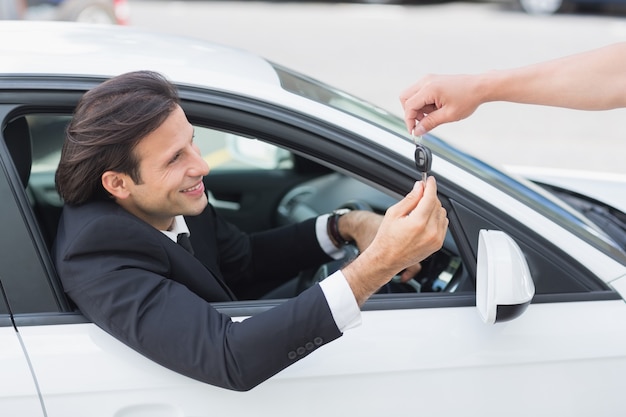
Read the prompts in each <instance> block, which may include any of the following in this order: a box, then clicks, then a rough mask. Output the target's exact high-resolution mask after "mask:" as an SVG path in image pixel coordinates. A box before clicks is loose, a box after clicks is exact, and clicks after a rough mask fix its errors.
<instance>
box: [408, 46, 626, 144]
mask: <svg viewBox="0 0 626 417" xmlns="http://www.w3.org/2000/svg"><path fill="white" fill-rule="evenodd" d="M624 68H626V42H621V43H616V44H613V45H609V46H605V47H602V48H598V49H594V50H590V51H587V52H583V53H579V54H575V55H570V56H566V57H563V58H558V59H554V60H550V61H545V62H541V63H537V64H534V65H528V66H524V67H519V68H513V69H508V70H498V71H490V72H486V73H483V74H475V75H428V76H425V77H423V78H422V79H420V80H419V81H418V82H417V83H415V84H414V85H412V86H411V87H409V88H407V89H406V90H405V91H403V92H402V93H401V95H400V102H401V103H402V107H403V108H404V119H405V123H406V126H407V129H409V131H411V130H412V129H413V128H415V126H416V121H418V122H419V125H418V126H417V128H416V129H415V133H416V134H418V135H419V134H423V133H425V132H427V131H429V130H432V129H434V128H435V127H437V126H439V125H440V124H443V123H448V122H453V121H458V120H461V119H464V118H466V117H468V116H470V115H471V114H472V113H473V112H474V111H475V110H476V109H477V108H478V106H480V105H481V104H483V103H487V102H491V101H508V102H515V103H524V104H539V105H546V106H556V107H565V108H572V109H580V110H607V109H614V108H618V107H625V106H626V94H625V92H626V72H625V71H624Z"/></svg>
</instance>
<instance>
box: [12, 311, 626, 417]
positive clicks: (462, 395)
mask: <svg viewBox="0 0 626 417" xmlns="http://www.w3.org/2000/svg"><path fill="white" fill-rule="evenodd" d="M21 333H22V335H23V338H24V341H25V344H26V346H27V347H28V350H29V353H30V357H31V360H32V363H33V366H34V369H35V370H36V372H37V375H38V380H39V383H40V387H41V391H42V394H43V396H44V400H45V402H46V405H47V411H48V416H49V417H57V416H58V417H73V416H84V412H85V409H89V410H90V416H93V417H98V416H112V415H114V414H115V413H120V414H119V415H123V416H133V415H145V412H147V411H151V412H152V415H164V416H166V415H172V416H174V415H176V416H192V415H193V416H211V415H217V414H227V415H229V416H246V417H248V416H250V415H258V414H259V413H260V412H261V413H263V414H265V413H267V414H269V413H271V414H272V415H277V416H293V415H294V414H298V415H303V416H308V415H310V416H314V415H315V416H317V415H320V414H322V415H341V414H346V415H362V416H376V417H378V416H381V415H409V414H413V413H419V414H424V415H438V416H451V415H455V416H456V415H503V414H506V415H520V416H521V415H611V411H614V410H618V409H621V408H622V407H621V405H622V404H621V395H620V394H621V391H622V386H623V385H622V384H621V378H622V375H624V373H626V306H624V303H623V302H622V301H593V302H572V303H546V304H533V305H531V306H530V307H529V309H528V310H527V311H526V313H525V314H524V315H523V316H522V317H520V318H519V319H517V320H515V321H512V322H508V323H503V324H498V325H494V326H487V325H485V324H483V323H482V322H481V321H480V318H479V315H478V313H477V311H476V310H475V308H474V307H457V308H427V309H413V310H402V309H400V310H387V311H366V312H364V314H363V324H362V326H360V327H358V328H356V329H353V330H350V331H348V332H346V334H345V335H344V336H343V337H342V338H340V339H339V340H337V341H335V342H333V343H331V344H329V345H328V346H325V347H323V348H322V349H319V350H318V351H316V352H315V353H313V354H312V355H310V356H308V357H307V358H306V359H304V360H303V361H301V362H298V363H296V364H295V365H293V366H291V367H289V368H288V369H286V370H284V371H283V372H281V373H279V374H278V375H276V376H275V377H273V378H271V379H270V380H268V381H267V382H265V383H263V384H261V385H260V386H258V387H257V388H254V389H253V390H251V391H249V392H246V393H238V392H232V391H228V390H224V389H221V388H216V387H213V386H210V385H206V384H203V383H199V382H197V381H193V380H191V379H189V378H186V377H183V376H180V375H178V374H176V373H174V372H171V371H169V370H167V369H165V368H163V367H161V366H159V365H156V364H154V363H153V362H151V361H149V360H148V359H145V358H144V357H142V356H141V355H139V354H137V353H135V352H133V351H131V350H130V349H128V348H126V347H125V346H124V345H122V344H121V343H120V342H118V341H117V340H115V339H113V338H112V337H110V336H109V335H107V334H105V333H104V332H102V331H101V330H99V329H98V328H97V327H95V326H94V325H92V324H77V325H76V324H75V325H66V326H39V327H25V328H23V329H21ZM512 404H514V406H512ZM261 410H262V411H261ZM142 413H144V414H142Z"/></svg>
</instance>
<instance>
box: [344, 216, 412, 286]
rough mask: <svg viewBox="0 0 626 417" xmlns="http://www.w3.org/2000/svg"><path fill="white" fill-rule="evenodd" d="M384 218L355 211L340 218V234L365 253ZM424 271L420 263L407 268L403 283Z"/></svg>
mask: <svg viewBox="0 0 626 417" xmlns="http://www.w3.org/2000/svg"><path fill="white" fill-rule="evenodd" d="M382 222H383V216H381V215H380V214H376V213H373V212H371V211H364V210H353V211H351V212H349V213H347V214H344V215H343V216H341V217H340V218H339V223H338V227H339V233H340V234H341V236H343V237H344V238H346V240H349V241H354V243H355V245H356V246H357V248H358V249H359V252H363V251H364V250H365V249H367V247H368V246H369V245H370V244H371V243H372V241H373V240H374V237H376V233H378V229H379V228H380V225H381V223H382ZM421 270H422V265H421V264H420V263H419V262H418V263H416V264H414V265H411V266H409V267H407V268H406V269H405V270H404V271H403V272H402V274H401V276H400V279H401V281H402V282H407V281H408V280H410V279H411V278H413V277H414V276H415V275H417V274H418V273H419V271H421Z"/></svg>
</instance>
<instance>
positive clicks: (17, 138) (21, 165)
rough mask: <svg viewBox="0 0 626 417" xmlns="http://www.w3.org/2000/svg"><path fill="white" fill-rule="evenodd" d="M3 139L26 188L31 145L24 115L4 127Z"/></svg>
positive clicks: (28, 176) (30, 160)
mask: <svg viewBox="0 0 626 417" xmlns="http://www.w3.org/2000/svg"><path fill="white" fill-rule="evenodd" d="M4 141H5V142H6V145H7V148H8V149H9V153H10V154H11V157H12V158H13V164H14V165H15V167H16V168H17V172H18V174H19V176H20V180H21V181H22V185H23V186H24V188H26V186H27V185H28V179H29V178H30V168H31V164H32V145H31V138H30V129H29V128H28V122H27V121H26V118H25V117H23V116H22V117H18V118H17V119H13V120H12V121H10V122H9V123H8V124H7V126H6V127H5V128H4Z"/></svg>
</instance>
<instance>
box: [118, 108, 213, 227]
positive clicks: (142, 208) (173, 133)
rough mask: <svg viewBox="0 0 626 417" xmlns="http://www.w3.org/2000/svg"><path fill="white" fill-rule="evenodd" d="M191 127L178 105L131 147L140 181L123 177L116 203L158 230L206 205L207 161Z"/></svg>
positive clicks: (197, 212)
mask: <svg viewBox="0 0 626 417" xmlns="http://www.w3.org/2000/svg"><path fill="white" fill-rule="evenodd" d="M193 134H194V132H193V126H192V125H191V124H190V123H189V122H188V121H187V117H186V116H185V113H184V112H183V109H182V108H181V107H180V106H176V109H175V110H174V111H173V112H172V113H171V114H170V115H169V116H168V118H167V119H166V120H165V121H164V122H163V124H162V125H161V126H159V128H158V129H156V130H155V131H154V132H152V133H150V134H149V135H147V136H146V137H145V138H143V139H141V141H140V142H139V143H138V144H137V146H136V147H135V149H134V152H135V155H136V157H137V160H138V161H139V174H140V177H141V184H137V183H135V182H133V181H132V179H130V177H128V176H127V181H126V182H127V183H128V186H127V187H128V196H127V198H124V199H118V200H117V202H118V203H119V204H120V205H122V207H124V208H125V209H126V210H128V211H130V212H131V213H133V214H134V215H136V216H137V217H139V218H140V219H142V220H144V221H146V222H148V223H149V224H151V225H152V226H154V227H156V228H157V229H159V230H167V229H168V228H169V227H170V226H171V224H172V221H173V220H174V216H176V215H179V214H182V215H197V214H200V213H201V212H202V211H203V210H204V208H205V207H206V205H207V197H206V194H205V192H204V184H203V183H202V177H203V176H205V175H207V174H208V173H209V166H208V164H207V163H206V162H205V161H204V160H203V159H202V157H201V155H200V150H199V149H198V147H197V146H196V144H195V143H194V142H193Z"/></svg>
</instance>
